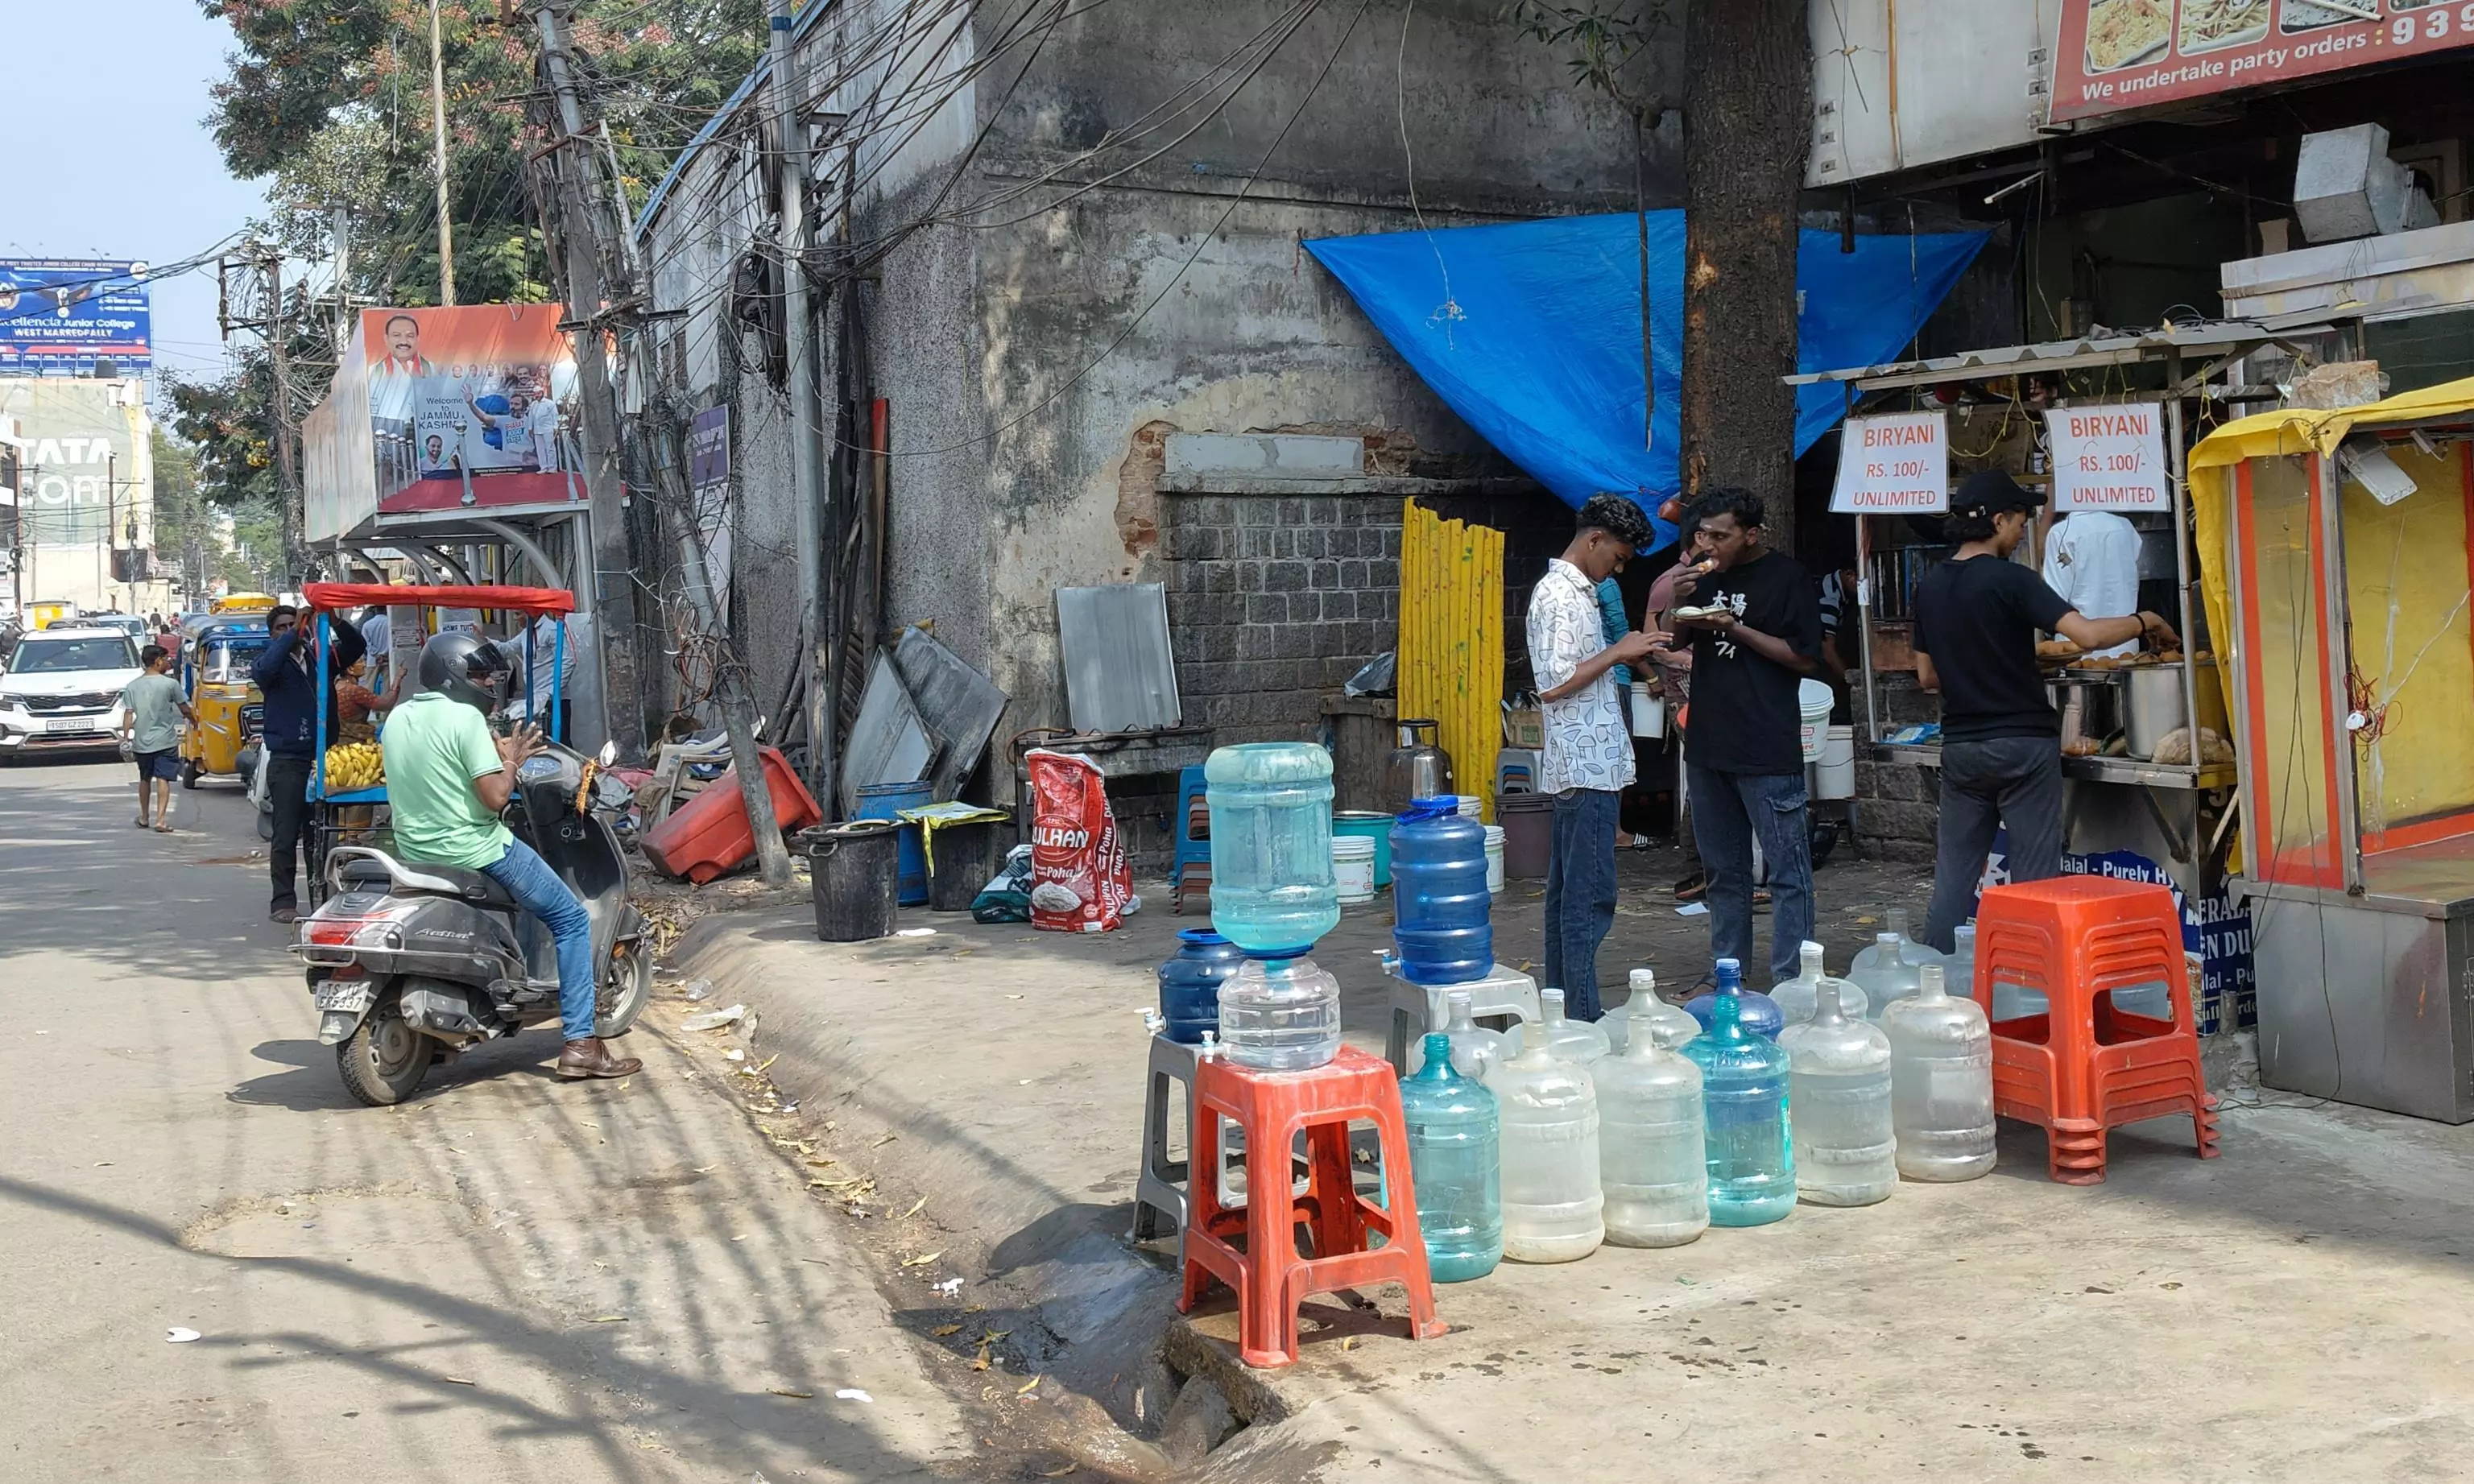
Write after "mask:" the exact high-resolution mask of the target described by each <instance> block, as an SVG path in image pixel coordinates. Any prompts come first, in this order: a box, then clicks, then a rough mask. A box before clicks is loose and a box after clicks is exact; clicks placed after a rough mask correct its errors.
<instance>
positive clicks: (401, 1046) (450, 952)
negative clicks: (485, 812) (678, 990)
mask: <svg viewBox="0 0 2474 1484" xmlns="http://www.w3.org/2000/svg"><path fill="white" fill-rule="evenodd" d="M544 748H545V750H544V751H543V752H542V753H541V754H540V755H539V756H537V757H534V758H531V759H529V760H528V761H526V762H525V764H524V765H523V766H522V767H521V769H520V770H519V772H518V775H517V785H516V791H515V794H514V796H513V797H511V798H510V799H509V800H508V802H507V808H506V810H505V812H504V813H503V814H502V815H500V817H501V818H502V819H503V820H504V821H505V822H506V824H507V826H508V828H510V829H511V830H513V831H514V832H515V834H516V837H517V838H518V839H521V840H522V841H523V842H524V843H525V844H528V845H530V846H532V848H533V849H534V850H536V851H539V852H540V853H541V857H542V859H543V860H545V861H546V862H548V863H549V866H550V869H552V870H554V871H556V872H557V873H558V875H559V878H560V879H561V880H563V881H565V882H566V883H567V884H568V886H569V887H570V888H572V889H573V890H574V892H575V894H576V896H577V897H578V898H580V899H581V900H582V901H583V903H584V906H585V910H586V911H587V912H589V913H590V914H591V916H592V918H593V962H594V983H595V985H597V994H596V1000H595V1020H594V1034H595V1035H599V1036H601V1037H603V1038H605V1039H606V1038H608V1037H612V1036H618V1035H624V1034H626V1033H627V1031H628V1029H629V1028H630V1027H632V1026H633V1025H634V1024H635V1023H636V1017H637V1016H638V1015H640V1014H642V1013H643V1009H644V1003H645V1001H646V1000H648V999H649V998H650V997H651V995H652V990H653V955H652V948H651V945H650V943H649V942H648V941H647V940H646V934H645V921H644V916H643V913H642V912H638V911H637V910H636V909H635V907H634V906H633V905H631V904H630V903H629V902H628V900H627V858H626V855H625V853H624V851H623V850H622V849H621V848H620V846H619V843H618V835H617V833H616V832H615V831H614V830H613V829H612V828H611V820H612V819H613V818H614V817H616V816H617V815H618V812H619V811H620V810H622V809H624V808H625V807H626V805H627V803H628V799H629V794H628V791H627V789H626V786H625V785H623V784H621V783H619V782H618V780H617V779H615V778H612V777H610V776H609V775H608V774H607V773H604V772H602V771H601V766H602V764H603V763H604V762H606V761H607V755H606V754H605V756H604V758H603V759H600V760H594V759H588V758H586V757H585V756H584V755H583V754H581V753H578V752H574V751H571V750H570V749H569V748H566V747H563V746H560V745H558V744H557V743H555V742H546V743H544ZM326 868H327V886H328V888H329V891H330V894H329V895H328V896H327V900H326V901H325V902H324V903H323V904H321V905H320V906H319V908H318V911H317V912H315V913H314V914H312V915H310V916H307V917H303V919H301V926H300V928H299V930H298V937H297V939H296V940H295V942H294V943H293V952H295V953H297V954H299V955H300V956H301V957H302V959H303V961H305V962H306V963H307V964H308V965H309V971H308V977H309V989H310V992H311V993H312V994H313V995H314V996H315V997H316V1000H317V1007H318V1015H319V1023H318V1039H319V1041H320V1042H321V1043H322V1044H325V1045H328V1046H332V1047H334V1048H335V1068H336V1070H337V1071H338V1072H339V1073H341V1074H342V1076H343V1079H344V1086H345V1088H346V1089H347V1090H349V1091H350V1092H351V1093H352V1096H353V1097H354V1098H356V1099H358V1100H359V1101H360V1102H362V1103H364V1104H367V1105H369V1106H371V1107H385V1106H386V1105H389V1104H394V1103H400V1102H402V1101H403V1100H404V1099H406V1098H409V1097H411V1096H412V1094H413V1093H414V1091H415V1090H417V1089H418V1088H419V1087H420V1086H421V1083H422V1079H423V1078H424V1077H426V1076H427V1075H428V1072H429V1068H430V1066H431V1064H432V1063H434V1062H439V1061H445V1060H448V1059H450V1058H454V1057H456V1056H458V1055H460V1054H461V1053H462V1052H463V1051H464V1049H465V1048H466V1047H468V1046H472V1045H474V1044H476V1043H478V1042H480V1041H484V1040H494V1039H497V1038H498V1037H501V1036H508V1035H513V1034H516V1033H517V1032H518V1031H521V1030H522V1029H523V1028H525V1027H526V1026H531V1025H539V1024H543V1023H546V1022H554V1021H556V1020H557V1019H558V956H557V952H556V948H555V945H554V944H553V942H552V940H551V938H550V935H549V930H548V929H547V928H546V927H545V926H544V925H543V924H542V923H541V921H540V920H539V919H538V918H536V917H534V916H533V915H532V914H531V913H530V912H525V911H524V910H523V909H522V908H521V907H520V906H518V905H517V903H516V901H515V899H514V898H513V897H511V896H509V895H508V894H507V890H506V888H504V887H501V886H499V885H498V884H497V882H496V881H495V880H493V879H491V877H490V876H489V875H488V874H487V873H486V872H482V871H476V870H461V869H457V868H455V867H453V866H443V865H429V864H408V863H405V862H402V861H399V860H397V859H395V858H394V857H393V856H391V855H388V854H387V853H386V852H384V851H382V850H376V849H373V848H371V847H369V846H366V845H339V846H337V847H335V848H334V849H332V850H330V851H328V852H327V863H326Z"/></svg>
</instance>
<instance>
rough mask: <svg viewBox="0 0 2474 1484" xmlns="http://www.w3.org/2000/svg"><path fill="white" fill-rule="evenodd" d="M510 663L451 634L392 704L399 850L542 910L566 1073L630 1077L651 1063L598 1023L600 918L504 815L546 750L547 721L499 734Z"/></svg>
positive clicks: (383, 745) (440, 638) (390, 778)
mask: <svg viewBox="0 0 2474 1484" xmlns="http://www.w3.org/2000/svg"><path fill="white" fill-rule="evenodd" d="M507 673H508V670H507V662H506V660H505V658H504V657H503V656H501V655H500V654H499V653H498V652H497V650H496V649H493V648H492V647H491V646H490V645H488V644H486V643H484V642H483V641H481V640H479V639H476V638H474V637H473V636H472V635H471V634H464V633H448V634H440V635H437V636H435V637H434V638H432V639H431V640H430V641H429V642H428V643H427V644H424V645H422V646H421V663H420V669H419V675H418V680H419V683H420V686H421V690H420V692H419V693H417V694H415V695H413V696H412V697H410V698H409V699H407V700H405V701H404V702H402V703H401V704H400V705H399V706H397V707H396V709H395V710H394V711H393V712H391V713H390V714H389V715H388V717H387V724H386V731H385V733H384V735H383V736H381V737H380V738H379V747H380V750H381V751H382V752H383V754H384V756H385V760H386V782H387V803H388V805H389V807H390V808H391V809H392V811H393V813H394V818H395V842H396V850H397V853H398V854H400V855H401V856H402V857H403V858H404V859H405V860H406V861H409V862H415V863H427V864H436V865H454V866H461V867H463V868H464V869H466V870H474V871H482V872H486V873H487V874H488V875H489V876H490V878H491V879H492V880H494V881H496V882H497V884H498V885H500V886H502V887H504V888H507V894H508V895H510V896H512V897H514V898H515V899H516V900H517V901H518V902H521V903H522V904H523V907H524V910H525V911H526V912H531V913H532V914H533V915H534V916H536V917H539V918H540V919H541V920H542V922H543V923H544V924H545V925H546V926H547V927H548V929H549V931H550V936H551V937H553V938H554V939H556V941H557V943H558V1009H559V1020H560V1023H561V1029H562V1031H563V1032H564V1033H565V1034H566V1036H567V1048H566V1050H564V1051H562V1052H561V1053H560V1054H559V1058H558V1075H559V1076H561V1077H625V1076H627V1075H628V1074H629V1073H631V1072H634V1071H637V1070H638V1069H640V1068H642V1067H643V1064H644V1063H643V1062H642V1061H640V1060H638V1059H637V1058H634V1057H619V1056H614V1055H612V1054H611V1052H610V1049H609V1048H608V1047H606V1046H604V1045H602V1044H601V1038H600V1037H599V1036H596V1035H594V1034H593V1023H594V970H593V918H592V916H591V915H590V914H589V913H587V912H585V910H584V904H583V903H582V902H579V901H577V900H576V898H575V893H574V892H573V891H571V890H570V889H569V888H568V885H567V883H566V882H564V881H561V880H560V879H559V876H558V873H557V872H556V871H553V870H551V869H550V868H549V864H548V863H546V862H545V861H544V860H542V858H541V857H540V855H539V854H537V853H535V851H534V850H533V848H532V847H531V846H530V845H527V844H525V843H524V842H523V841H522V840H520V839H516V837H515V834H514V832H512V831H510V830H509V829H508V828H507V827H506V826H505V825H504V824H501V823H499V822H498V811H500V810H502V809H504V808H506V807H507V800H508V799H509V798H510V797H511V796H513V794H514V793H515V790H516V777H517V773H518V771H519V770H520V769H521V768H522V766H523V765H524V760H525V759H527V758H529V757H532V756H533V755H534V754H536V753H538V752H540V751H541V750H542V743H541V731H540V729H539V728H537V727H529V726H528V727H525V728H523V729H522V730H521V731H519V732H517V733H516V734H515V735H514V736H512V737H493V736H492V735H491V733H490V722H489V715H490V713H491V712H492V711H494V710H496V709H497V703H498V696H499V692H500V690H501V688H502V686H503V685H504V682H505V681H506V679H507Z"/></svg>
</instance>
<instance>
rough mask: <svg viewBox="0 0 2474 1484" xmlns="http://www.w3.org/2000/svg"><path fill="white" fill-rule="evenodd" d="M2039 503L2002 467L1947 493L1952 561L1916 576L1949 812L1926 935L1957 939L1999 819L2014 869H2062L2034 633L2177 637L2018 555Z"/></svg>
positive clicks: (1919, 636) (1923, 670)
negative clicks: (2090, 601) (2075, 599)
mask: <svg viewBox="0 0 2474 1484" xmlns="http://www.w3.org/2000/svg"><path fill="white" fill-rule="evenodd" d="M2044 502H2045V497H2044V496H2043V495H2041V494H2038V493H2037V492H2035V491H2033V490H2026V489H2022V488H2020V486H2019V483H2018V481H2017V480H2015V479H2013V478H2011V477H2010V476H2009V475H2008V474H2003V473H2001V471H1999V470H1986V471H1984V472H1982V473H1979V474H1970V475H1968V476H1967V482H1965V483H1964V484H1961V485H1960V486H1959V487H1958V493H1957V494H1956V495H1954V496H1953V497H1951V507H1950V521H1949V524H1948V527H1947V528H1948V532H1949V536H1950V539H1951V540H1953V541H1955V542H1957V543H1959V547H1958V549H1957V550H1956V551H1955V552H1953V554H1952V555H1951V558H1950V560H1949V561H1946V562H1944V563H1942V564H1941V565H1939V566H1937V567H1935V568H1934V569H1933V570H1932V571H1930V572H1927V573H1925V576H1924V580H1923V581H1922V582H1919V583H1917V584H1916V600H1915V614H1916V636H1915V650H1916V680H1917V682H1918V683H1919V684H1921V685H1922V686H1923V687H1924V688H1925V689H1926V690H1928V691H1938V692H1940V693H1941V824H1940V828H1939V832H1938V833H1939V839H1938V840H1937V841H1936V843H1935V847H1934V860H1933V899H1932V912H1931V913H1930V914H1929V915H1928V917H1927V918H1926V919H1925V941H1926V942H1928V943H1930V944H1931V945H1932V946H1933V947H1935V948H1938V949H1940V950H1941V951H1942V952H1944V953H1948V952H1950V951H1951V948H1952V946H1953V943H1954V941H1955V932H1956V929H1957V927H1958V925H1959V924H1960V923H1961V922H1963V921H1965V920H1966V918H1967V914H1968V911H1969V909H1970V908H1971V906H1972V905H1973V904H1974V903H1975V901H1976V886H1977V882H1978V881H1979V880H1981V879H1982V877H1983V875H1984V861H1985V857H1986V855H1987V854H1988V853H1989V852H1990V851H1991V850H1992V848H1993V832H1994V830H1995V829H1996V828H1998V827H2005V826H2006V827H2007V828H2008V829H2009V831H2010V855H2009V870H2010V879H2011V880H2012V881H2043V880H2045V879H2046V878H2048V877H2050V876H2058V875H2060V874H2061V870H2062V753H2061V736H2062V722H2061V718H2060V717H2059V716H2057V715H2055V714H2054V711H2053V705H2052V702H2051V701H2050V700H2048V699H2047V698H2046V696H2045V682H2044V679H2043V677H2041V676H2040V675H2038V674H2037V673H2036V634H2037V632H2038V631H2039V630H2043V631H2046V632H2050V633H2055V634H2059V635H2061V636H2062V637H2063V638H2064V639H2067V640H2069V641H2071V642H2072V643H2073V644H2075V645H2078V646H2079V647H2080V648H2082V649H2090V650H2094V649H2102V648H2106V647H2108V646H2110V645H2118V644H2122V643H2123V642H2125V641H2127V640H2133V639H2137V638H2139V637H2141V636H2142V635H2146V636H2147V637H2148V638H2149V639H2151V640H2154V641H2160V642H2162V643H2163V644H2164V645H2169V646H2170V645H2173V644H2175V643H2177V642H2178V641H2176V640H2175V639H2174V637H2173V630H2172V629H2171V627H2169V626H2168V625H2167V624H2166V622H2165V620H2163V619H2160V618H2158V617H2157V616H2156V615H2154V614H2152V613H2140V614H2136V615H2133V616H2132V617H2129V618H2125V619H2091V618H2088V617H2086V616H2085V615H2083V614H2081V613H2080V612H2079V611H2078V610H2076V609H2074V608H2073V607H2072V606H2071V605H2070V604H2068V603H2066V602H2064V601H2062V599H2061V598H2060V596H2057V595H2056V594H2055V593H2054V592H2053V590H2052V589H2051V588H2050V587H2047V586H2046V585H2045V580H2044V579H2043V578H2042V577H2039V576H2038V575H2036V573H2035V572H2034V571H2033V570H2032V569H2030V568H2026V567H2022V566H2020V565H2019V564H2018V563H2016V562H2014V561H2012V560H2010V553H2011V552H2012V551H2013V550H2016V549H2017V548H2018V546H2019V542H2020V539H2021V538H2022V537H2023V536H2025V534H2026V530H2027V518H2028V513H2029V512H2030V511H2032V510H2034V509H2035V508H2036V507H2037V506H2038V505H2041V504H2043V503H2044Z"/></svg>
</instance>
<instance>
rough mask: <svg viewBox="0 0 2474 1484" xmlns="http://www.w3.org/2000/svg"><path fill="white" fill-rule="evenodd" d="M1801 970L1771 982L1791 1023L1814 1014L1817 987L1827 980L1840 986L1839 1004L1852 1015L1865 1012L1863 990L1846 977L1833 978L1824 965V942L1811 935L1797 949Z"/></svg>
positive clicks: (1804, 1020) (1799, 1023) (1787, 1019)
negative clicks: (1814, 938) (1774, 982)
mask: <svg viewBox="0 0 2474 1484" xmlns="http://www.w3.org/2000/svg"><path fill="white" fill-rule="evenodd" d="M1796 961H1797V968H1798V970H1799V972H1798V973H1797V974H1796V976H1795V977H1794V978H1793V979H1790V980H1788V981H1787V982H1786V983H1785V984H1783V985H1770V998H1771V999H1773V1000H1776V1001H1777V1002H1778V1008H1779V1013H1780V1014H1781V1015H1783V1016H1785V1017H1786V1023H1787V1024H1788V1025H1791V1026H1794V1025H1802V1024H1803V1023H1804V1022H1806V1021H1807V1020H1810V1019H1811V1018H1812V1007H1813V1002H1814V991H1816V990H1818V989H1819V988H1820V987H1821V986H1822V985H1824V984H1831V985H1837V986H1838V1008H1839V1009H1840V1010H1844V1011H1845V1012H1846V1013H1848V1014H1849V1015H1854V1016H1860V1015H1862V1014H1863V1013H1864V991H1863V990H1862V989H1860V988H1858V987H1857V986H1856V985H1854V984H1852V983H1850V982H1849V981H1847V980H1844V979H1831V977H1830V975H1829V973H1828V971H1827V970H1825V969H1824V968H1823V967H1822V966H1821V945H1820V944H1819V943H1816V942H1814V941H1812V940H1811V939H1810V938H1807V939H1805V940H1804V943H1803V945H1802V946H1800V947H1799V948H1797V949H1796Z"/></svg>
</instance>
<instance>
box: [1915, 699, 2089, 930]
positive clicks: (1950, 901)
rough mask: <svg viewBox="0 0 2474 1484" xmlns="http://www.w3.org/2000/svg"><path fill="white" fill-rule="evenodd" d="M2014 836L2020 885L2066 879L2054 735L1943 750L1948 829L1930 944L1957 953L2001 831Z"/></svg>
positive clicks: (2011, 861) (2013, 872)
mask: <svg viewBox="0 0 2474 1484" xmlns="http://www.w3.org/2000/svg"><path fill="white" fill-rule="evenodd" d="M1999 829H2007V830H2008V831H2009V832H2010V853H2009V856H2008V858H2007V860H2006V861H2005V863H2004V864H2005V865H2006V866H2007V868H2008V871H2009V877H2010V879H2011V880H2012V881H2045V880H2049V879H2050V878H2052V877H2055V876H2059V875H2060V874H2061V873H2062V752H2061V746H2060V744H2059V743H2057V742H2054V741H2053V739H2051V738H2050V737H1994V738H1988V739H1986V740H1985V741H1983V742H1943V743H1942V744H1941V826H1940V830H1939V833H1938V836H1937V839H1936V840H1935V842H1934V858H1933V898H1932V912H1931V913H1930V915H1928V916H1927V917H1926V918H1925V936H1924V941H1925V942H1927V943H1928V944H1930V945H1931V946H1932V947H1934V948H1936V949H1938V950H1940V951H1941V952H1943V953H1949V952H1950V951H1951V948H1952V945H1953V944H1954V943H1955V942H1957V940H1958V925H1959V924H1960V923H1962V922H1965V921H1966V920H1967V919H1968V918H1969V917H1970V916H1972V915H1974V913H1975V912H1976V885H1977V882H1978V881H1980V880H1982V879H1983V876H1984V862H1985V857H1986V856H1987V855H1989V854H1990V853H1991V852H1992V849H1993V832H1994V831H1996V830H1999Z"/></svg>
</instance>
